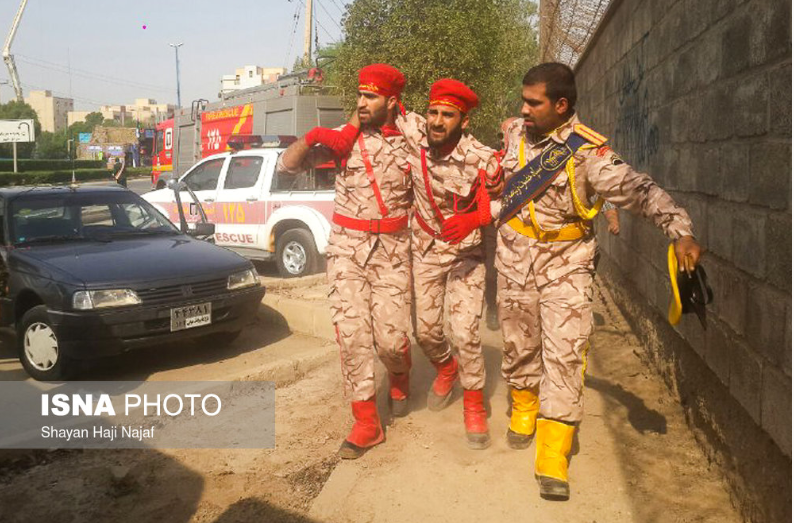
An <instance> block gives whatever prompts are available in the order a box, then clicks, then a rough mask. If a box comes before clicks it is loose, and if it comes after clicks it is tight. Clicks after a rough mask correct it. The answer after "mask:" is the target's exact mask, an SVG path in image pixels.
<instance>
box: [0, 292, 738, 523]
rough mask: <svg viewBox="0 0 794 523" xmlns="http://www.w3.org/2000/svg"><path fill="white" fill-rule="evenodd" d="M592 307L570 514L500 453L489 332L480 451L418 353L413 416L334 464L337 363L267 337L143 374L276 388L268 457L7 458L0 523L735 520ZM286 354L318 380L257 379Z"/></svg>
mask: <svg viewBox="0 0 794 523" xmlns="http://www.w3.org/2000/svg"><path fill="white" fill-rule="evenodd" d="M600 298H601V299H600V301H599V303H598V305H597V308H596V310H597V312H598V315H597V318H598V321H597V323H599V325H598V327H597V330H596V334H595V335H594V337H593V350H592V358H591V366H590V369H589V370H588V373H589V376H588V380H587V389H586V405H587V416H586V419H585V421H584V422H583V424H582V427H581V432H580V437H579V441H578V447H579V451H578V453H577V454H576V455H575V457H574V458H573V461H572V464H571V478H572V499H571V501H569V502H567V503H551V502H544V501H541V500H540V499H539V497H538V496H537V487H536V485H535V482H534V480H533V479H532V476H531V466H532V459H533V456H534V446H533V447H531V448H530V449H529V450H526V451H512V450H510V449H508V448H507V446H506V444H505V443H504V439H503V434H504V431H505V430H506V428H507V416H506V409H507V402H506V388H505V386H504V384H503V383H502V380H501V378H500V377H499V374H498V366H499V358H500V356H499V351H498V347H499V343H500V342H499V336H498V335H497V334H496V333H492V332H490V331H487V330H484V331H483V333H484V338H485V342H486V358H487V364H488V372H489V378H488V390H487V394H488V396H490V403H491V417H490V424H491V431H492V435H493V437H494V444H493V445H492V446H491V448H490V449H488V450H486V451H471V450H468V449H467V448H466V445H465V442H464V439H463V438H464V435H463V425H462V414H461V398H460V391H457V397H456V400H455V402H454V403H453V404H452V405H451V406H450V407H448V408H447V409H446V410H445V411H443V412H441V413H431V412H429V411H428V410H427V409H426V408H425V407H424V403H425V401H426V393H425V391H426V389H427V387H428V386H429V384H430V381H431V378H432V370H431V367H430V366H429V365H428V364H427V362H426V360H425V359H424V358H423V357H422V356H421V354H420V353H419V351H418V349H417V348H414V351H415V354H414V356H415V357H414V361H415V363H416V366H415V372H414V374H413V378H412V379H413V383H412V391H413V400H412V408H413V411H412V412H411V414H410V415H409V416H408V417H407V418H402V419H400V420H399V421H398V422H397V423H395V424H394V425H392V426H390V427H389V428H388V432H387V441H386V443H385V444H383V445H381V446H379V447H378V448H376V449H374V450H373V451H371V452H370V453H368V454H367V455H366V456H365V457H364V458H362V459H361V460H358V461H355V462H338V460H337V459H336V458H335V451H336V449H337V447H338V445H339V443H340V442H341V440H342V438H343V437H344V436H345V434H346V431H347V429H348V427H349V422H350V421H349V418H348V416H349V414H348V407H347V404H346V403H345V401H344V399H343V398H342V394H341V384H340V379H339V363H338V360H337V359H336V357H335V354H333V352H334V351H335V349H333V347H332V346H329V344H328V343H326V342H323V341H319V340H313V339H311V338H304V337H292V336H291V337H287V338H283V339H282V338H280V337H279V336H275V338H274V341H273V343H272V344H271V345H270V346H269V348H266V349H263V351H264V352H265V353H268V356H267V357H265V356H263V355H262V354H261V352H262V351H260V350H257V351H252V352H246V351H244V350H242V349H238V350H236V351H232V352H231V353H230V354H227V355H226V356H227V357H226V358H222V359H221V360H218V359H217V357H213V358H212V361H210V362H205V363H199V364H195V365H192V366H189V367H186V368H184V369H183V368H182V367H181V366H180V362H182V361H183V359H185V358H188V356H186V355H182V356H179V355H177V356H173V358H174V360H173V361H172V360H168V361H169V362H170V363H168V364H166V365H165V366H164V367H159V368H157V369H150V371H148V372H146V373H145V374H147V377H148V378H149V379H212V378H210V376H212V375H214V374H215V373H216V372H217V369H219V368H223V369H226V371H228V372H227V374H226V376H227V377H231V375H232V371H233V372H238V373H239V374H238V377H240V378H246V377H248V379H276V381H277V383H278V385H279V387H278V389H277V396H276V398H277V399H276V406H277V412H276V448H275V449H272V450H256V451H251V450H245V451H242V450H240V451H232V450H169V451H159V450H146V451H134V450H125V451H84V452H66V451H56V452H51V453H36V454H30V453H27V454H19V455H17V456H15V458H14V459H12V460H11V461H10V462H9V461H7V462H5V465H0V521H3V522H4V523H5V522H29V521H52V522H83V521H91V522H94V521H98V522H103V521H112V522H114V523H132V522H140V521H168V522H188V521H191V522H223V523H226V522H247V521H264V522H270V521H272V522H309V521H318V522H319V521H322V522H334V523H336V522H339V523H342V522H369V521H378V522H390V521H394V522H397V521H400V522H406V521H409V522H415V521H434V522H435V521H438V522H447V521H448V522H456V523H465V522H469V521H471V522H478V523H482V522H490V521H513V520H522V521H549V522H556V521H570V522H587V523H591V522H599V523H600V522H610V523H612V522H623V521H626V522H629V521H632V522H643V523H645V522H671V523H672V522H720V523H722V522H726V523H732V522H738V521H739V518H738V516H737V515H736V514H735V513H734V512H733V510H732V509H731V507H730V502H729V497H728V494H727V492H726V491H725V490H724V488H723V486H722V483H721V479H720V477H719V476H718V474H717V473H716V471H712V470H709V467H708V464H707V463H706V462H705V458H704V457H703V455H702V453H701V452H700V451H699V450H698V448H697V446H696V443H695V441H694V438H693V436H692V435H691V433H690V432H689V431H688V430H687V428H686V425H685V422H684V419H683V415H682V413H681V410H680V408H679V407H678V405H677V404H676V403H675V402H674V401H673V399H672V397H671V396H670V394H669V392H667V390H666V389H665V387H664V385H663V384H662V382H661V380H660V379H659V378H657V377H655V376H654V375H652V374H651V373H650V372H649V371H648V370H647V369H646V368H645V367H644V366H643V364H642V363H641V362H640V360H639V358H638V357H637V356H636V354H635V353H634V350H635V348H636V346H637V345H636V343H637V342H636V339H634V337H633V336H632V335H631V334H630V333H629V330H628V327H627V325H626V324H625V322H624V321H623V319H622V317H621V316H620V314H619V313H618V312H617V310H616V309H615V308H614V306H613V305H612V304H611V303H610V302H609V300H608V298H607V297H606V296H604V295H603V294H602V295H601V297H600ZM240 343H242V344H243V346H245V344H246V343H253V339H250V340H249V339H246V338H243V339H242V340H241V342H240ZM268 351H272V352H268ZM301 351H303V352H302V353H301ZM296 354H298V355H300V354H302V356H301V357H304V358H305V357H311V358H315V360H314V365H312V367H315V368H314V370H311V371H309V372H308V373H306V372H303V371H300V363H298V361H299V360H298V359H295V360H294V362H293V363H291V364H288V365H286V367H287V368H289V367H291V366H292V367H295V368H296V369H297V370H295V371H294V372H292V373H282V374H277V375H276V376H275V377H274V376H273V373H272V372H271V373H270V374H268V373H267V371H263V370H262V369H263V368H271V367H262V366H261V363H262V361H264V359H267V358H275V359H274V360H273V361H274V363H275V362H276V361H278V360H281V359H284V358H289V357H296ZM139 357H144V356H139ZM288 361H289V360H288ZM144 367H145V365H144ZM283 367H284V365H281V367H280V368H283ZM306 368H311V367H306ZM191 369H192V370H191ZM212 369H216V370H215V371H212ZM211 371H212V372H211ZM379 372H380V376H379V377H380V380H381V383H383V380H384V376H383V374H382V369H380V371H379ZM109 374H111V375H113V372H112V371H109ZM188 377H189V378H188ZM105 379H123V378H120V377H111V376H107V377H106V378H105ZM128 379H133V378H128ZM215 379H220V378H215ZM385 390H386V389H385V387H384V386H381V391H385ZM381 399H382V400H385V398H381ZM382 403H384V404H382V405H381V411H382V412H386V406H385V402H382ZM241 422H244V421H242V420H241ZM230 430H234V427H230Z"/></svg>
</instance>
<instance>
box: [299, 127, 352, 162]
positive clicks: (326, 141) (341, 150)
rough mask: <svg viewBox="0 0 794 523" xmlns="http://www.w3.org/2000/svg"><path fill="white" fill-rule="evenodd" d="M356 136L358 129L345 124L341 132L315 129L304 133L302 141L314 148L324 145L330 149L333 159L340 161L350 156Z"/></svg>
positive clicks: (323, 128)
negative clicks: (317, 145)
mask: <svg viewBox="0 0 794 523" xmlns="http://www.w3.org/2000/svg"><path fill="white" fill-rule="evenodd" d="M356 136H358V127H355V126H354V125H351V124H347V125H345V126H344V127H343V128H342V130H341V131H336V130H334V129H326V128H325V127H315V128H314V129H312V130H311V131H309V132H308V133H306V135H305V136H304V137H303V139H304V140H306V144H307V145H308V146H309V147H314V146H315V145H316V144H320V145H324V146H325V147H328V148H329V149H331V152H333V153H334V156H335V157H337V158H339V159H342V158H347V157H348V156H349V155H350V151H352V150H353V144H354V143H355V141H356Z"/></svg>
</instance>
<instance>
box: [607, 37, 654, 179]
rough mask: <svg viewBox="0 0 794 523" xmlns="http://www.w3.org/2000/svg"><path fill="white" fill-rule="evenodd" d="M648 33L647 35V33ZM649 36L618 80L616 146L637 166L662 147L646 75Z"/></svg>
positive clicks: (627, 61) (626, 63) (641, 164)
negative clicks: (646, 45)
mask: <svg viewBox="0 0 794 523" xmlns="http://www.w3.org/2000/svg"><path fill="white" fill-rule="evenodd" d="M646 36H647V35H646ZM644 50H645V39H643V40H642V42H641V43H640V44H639V49H638V52H636V53H634V56H633V57H627V58H626V60H625V61H624V63H623V67H622V70H621V73H620V77H619V80H618V114H617V122H616V126H615V137H614V142H615V147H616V148H617V149H618V150H620V151H621V152H623V153H624V154H625V155H626V156H627V157H629V158H631V161H632V163H633V164H634V165H636V166H637V167H643V166H647V162H648V161H649V160H650V159H651V157H653V155H654V154H656V152H657V151H658V150H659V129H658V127H657V126H656V124H653V123H651V120H650V112H651V109H650V100H649V99H648V86H647V82H646V77H645V63H646V60H645V59H644V54H645V53H644Z"/></svg>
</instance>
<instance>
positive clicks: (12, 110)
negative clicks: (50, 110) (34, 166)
mask: <svg viewBox="0 0 794 523" xmlns="http://www.w3.org/2000/svg"><path fill="white" fill-rule="evenodd" d="M30 119H32V120H33V130H34V133H35V136H36V138H38V136H39V135H40V134H41V125H40V124H39V117H38V116H37V115H36V111H34V110H33V108H32V107H31V106H29V105H28V104H26V103H25V102H18V101H16V100H12V101H10V102H7V103H4V104H0V120H30ZM33 147H34V144H33V143H18V144H17V157H18V158H30V157H31V156H32V155H33ZM13 156H14V153H13V146H12V145H11V144H10V143H5V144H2V145H0V157H3V158H12V157H13Z"/></svg>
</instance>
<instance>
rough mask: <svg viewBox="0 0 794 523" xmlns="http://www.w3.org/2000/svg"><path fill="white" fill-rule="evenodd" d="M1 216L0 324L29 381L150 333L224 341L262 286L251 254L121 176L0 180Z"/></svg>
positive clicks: (141, 341)
mask: <svg viewBox="0 0 794 523" xmlns="http://www.w3.org/2000/svg"><path fill="white" fill-rule="evenodd" d="M0 220H1V221H2V227H0V231H1V232H2V239H0V240H1V241H0V256H2V263H1V264H0V265H2V270H1V271H0V324H2V326H12V327H15V328H16V331H17V344H18V348H19V357H20V360H21V361H22V365H23V366H24V367H25V370H26V371H27V372H28V373H29V374H30V375H31V376H32V377H34V378H36V379H38V380H58V379H64V378H66V377H68V375H69V374H70V370H72V368H73V364H74V360H77V359H89V358H96V357H100V356H108V355H114V354H119V353H121V352H125V351H127V350H130V349H133V348H136V347H141V346H145V345H151V344H153V343H158V342H164V341H171V340H176V339H182V338H192V337H198V336H206V337H207V338H208V339H209V340H212V341H214V342H228V341H231V340H233V339H234V338H235V337H236V336H237V335H239V334H240V331H241V330H242V329H243V327H244V326H245V325H246V324H248V323H249V322H251V321H252V319H253V317H254V315H255V314H256V311H257V306H258V304H259V302H260V301H261V299H262V296H263V295H264V293H265V290H264V288H263V287H262V286H261V284H260V282H259V277H258V275H257V273H256V271H255V269H254V267H253V265H252V264H251V262H250V261H248V260H246V259H245V258H243V257H241V256H239V255H237V254H235V253H233V252H232V251H229V250H227V249H224V248H221V247H218V246H216V245H213V244H212V243H210V242H207V241H203V240H200V239H197V238H194V237H192V236H189V235H187V234H183V233H182V232H180V231H179V230H178V229H176V228H175V227H174V226H173V225H172V224H171V223H170V222H169V221H168V219H167V218H166V217H164V216H163V215H162V214H160V213H159V212H158V211H157V210H156V209H155V208H154V207H153V206H152V205H151V204H149V203H148V202H147V201H145V200H144V199H143V198H141V197H140V196H138V195H136V194H134V193H132V192H130V191H127V190H126V189H123V188H120V187H34V188H31V187H27V188H26V187H14V188H4V189H0ZM209 227H210V229H211V228H212V226H211V225H210V226H209ZM199 229H201V228H199ZM205 229H206V228H205ZM204 232H205V233H206V230H205V231H204ZM210 233H211V230H210ZM192 234H194V233H192Z"/></svg>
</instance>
